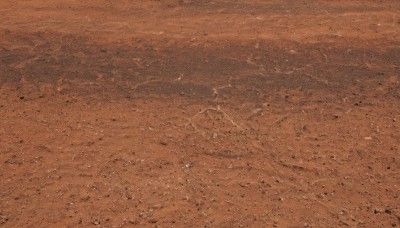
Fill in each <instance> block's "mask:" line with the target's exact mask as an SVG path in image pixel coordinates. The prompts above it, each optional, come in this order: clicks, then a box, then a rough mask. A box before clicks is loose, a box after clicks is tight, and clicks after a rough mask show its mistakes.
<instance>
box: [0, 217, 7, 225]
mask: <svg viewBox="0 0 400 228" xmlns="http://www.w3.org/2000/svg"><path fill="white" fill-rule="evenodd" d="M7 221H8V218H7V217H6V216H4V215H1V216H0V224H4V223H6V222H7Z"/></svg>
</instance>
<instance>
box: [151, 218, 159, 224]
mask: <svg viewBox="0 0 400 228" xmlns="http://www.w3.org/2000/svg"><path fill="white" fill-rule="evenodd" d="M157 222H158V221H157V219H155V218H151V219H149V223H157Z"/></svg>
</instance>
